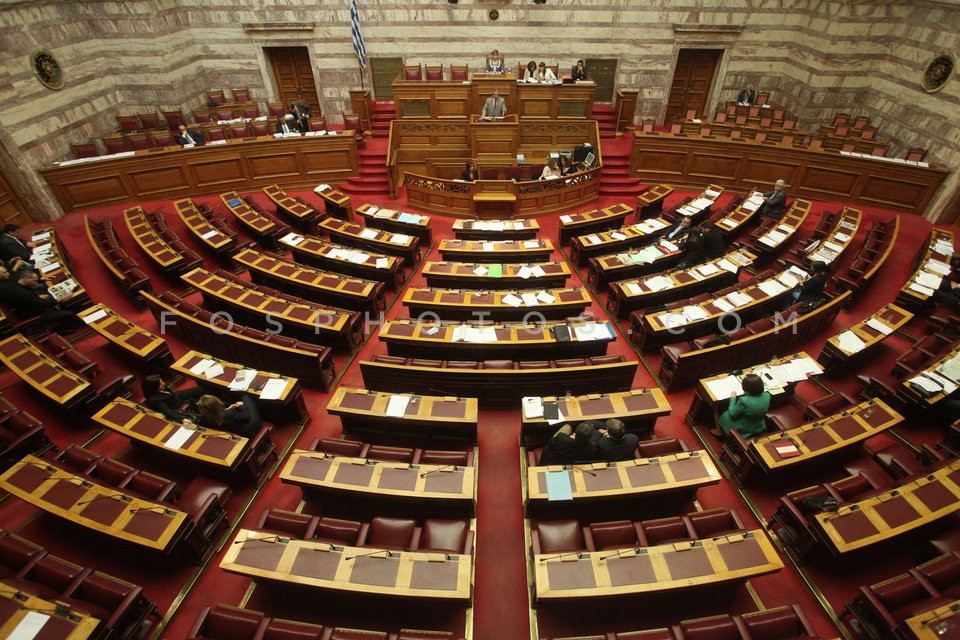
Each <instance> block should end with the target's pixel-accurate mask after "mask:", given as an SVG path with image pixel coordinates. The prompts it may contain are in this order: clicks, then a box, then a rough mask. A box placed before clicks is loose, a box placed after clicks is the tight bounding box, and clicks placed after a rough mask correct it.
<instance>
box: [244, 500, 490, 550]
mask: <svg viewBox="0 0 960 640" xmlns="http://www.w3.org/2000/svg"><path fill="white" fill-rule="evenodd" d="M255 528H256V529H257V530H258V531H264V532H267V533H272V534H274V535H278V536H290V537H291V538H295V539H298V540H317V541H320V542H328V543H330V544H342V545H346V546H349V547H373V548H376V549H390V550H392V551H421V552H434V553H455V554H467V555H472V554H473V538H474V532H473V531H471V529H470V520H469V519H458V520H443V519H437V518H426V519H425V520H422V521H417V520H415V519H414V518H398V517H393V516H374V517H372V518H371V519H370V520H369V521H368V522H360V521H355V520H341V519H339V518H330V517H326V516H312V515H309V514H306V513H298V512H295V511H286V510H284V509H267V510H266V511H264V512H263V513H262V514H260V518H259V520H258V521H257V524H256V527H255Z"/></svg>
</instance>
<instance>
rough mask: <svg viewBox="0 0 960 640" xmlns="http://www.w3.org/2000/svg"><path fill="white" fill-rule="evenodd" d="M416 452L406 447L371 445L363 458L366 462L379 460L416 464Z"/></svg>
mask: <svg viewBox="0 0 960 640" xmlns="http://www.w3.org/2000/svg"><path fill="white" fill-rule="evenodd" d="M416 453H417V452H416V450H414V449H410V448H408V447H387V446H383V445H373V446H370V447H368V448H367V451H366V454H364V457H365V458H366V459H367V460H380V461H382V462H410V463H413V462H416V460H415V459H414V458H415V455H416Z"/></svg>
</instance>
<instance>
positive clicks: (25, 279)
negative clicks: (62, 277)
mask: <svg viewBox="0 0 960 640" xmlns="http://www.w3.org/2000/svg"><path fill="white" fill-rule="evenodd" d="M38 283H39V280H38V278H37V273H36V272H35V271H33V270H32V269H28V270H24V271H20V272H18V274H17V279H16V280H14V278H13V277H12V276H11V275H10V272H9V271H7V268H6V267H5V266H2V265H0V302H2V303H4V304H8V305H10V306H11V307H12V308H13V309H14V311H16V312H17V313H20V314H23V315H25V316H33V315H38V316H40V319H41V320H43V321H44V322H46V323H50V324H53V325H54V330H55V331H57V330H62V331H65V332H68V333H69V332H71V331H76V330H77V329H79V328H80V327H82V326H83V325H84V322H83V321H82V320H81V319H80V318H78V317H77V314H75V313H74V312H73V311H69V310H67V309H61V308H60V305H59V304H57V301H56V300H54V298H53V296H52V295H50V293H49V292H46V288H45V287H41V288H37V284H38Z"/></svg>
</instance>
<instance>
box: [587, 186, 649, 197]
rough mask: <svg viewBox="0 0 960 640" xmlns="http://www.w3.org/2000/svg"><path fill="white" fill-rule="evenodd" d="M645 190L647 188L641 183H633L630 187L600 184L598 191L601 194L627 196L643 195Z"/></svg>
mask: <svg viewBox="0 0 960 640" xmlns="http://www.w3.org/2000/svg"><path fill="white" fill-rule="evenodd" d="M646 190H647V188H646V187H645V186H644V185H642V184H638V185H634V186H632V187H617V186H613V187H605V186H603V185H602V184H601V185H600V189H599V190H598V193H599V195H601V196H615V197H621V198H624V197H629V196H639V195H643V194H644V193H645V192H646Z"/></svg>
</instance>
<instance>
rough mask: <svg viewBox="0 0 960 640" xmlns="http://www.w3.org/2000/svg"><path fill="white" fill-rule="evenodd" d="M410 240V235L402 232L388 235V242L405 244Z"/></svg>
mask: <svg viewBox="0 0 960 640" xmlns="http://www.w3.org/2000/svg"><path fill="white" fill-rule="evenodd" d="M408 242H410V236H408V235H404V234H402V233H395V234H393V235H392V236H390V244H407V243H408Z"/></svg>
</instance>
